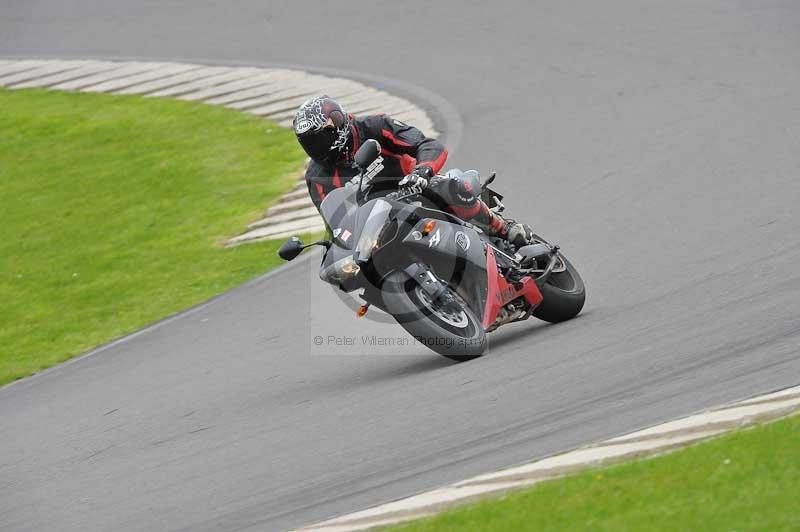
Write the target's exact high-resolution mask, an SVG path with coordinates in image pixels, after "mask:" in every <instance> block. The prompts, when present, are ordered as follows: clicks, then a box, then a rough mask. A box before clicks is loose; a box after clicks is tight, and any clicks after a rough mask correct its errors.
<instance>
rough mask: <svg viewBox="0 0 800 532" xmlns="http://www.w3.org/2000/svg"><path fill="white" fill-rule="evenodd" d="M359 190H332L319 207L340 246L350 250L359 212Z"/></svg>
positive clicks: (340, 188)
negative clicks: (356, 216) (356, 214)
mask: <svg viewBox="0 0 800 532" xmlns="http://www.w3.org/2000/svg"><path fill="white" fill-rule="evenodd" d="M357 200H358V189H357V188H355V187H349V186H346V187H339V188H337V189H335V190H332V191H331V192H330V193H329V194H328V195H327V196H325V199H324V200H322V204H321V205H320V207H319V211H320V214H321V215H322V218H323V219H324V220H325V223H326V224H327V225H328V227H329V228H330V230H331V232H332V233H333V238H334V240H335V241H336V242H337V244H339V245H340V246H342V247H344V248H347V249H350V248H351V246H352V244H353V242H352V238H351V236H352V234H353V228H354V224H355V213H356V211H357V210H358V201H357Z"/></svg>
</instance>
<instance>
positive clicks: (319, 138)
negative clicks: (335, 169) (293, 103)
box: [292, 96, 350, 162]
mask: <svg viewBox="0 0 800 532" xmlns="http://www.w3.org/2000/svg"><path fill="white" fill-rule="evenodd" d="M292 126H293V127H294V134H295V135H297V140H298V141H299V142H300V145H301V146H302V147H303V149H304V150H305V151H306V153H307V154H308V156H309V157H311V158H312V159H315V160H317V161H324V160H328V161H331V162H335V161H336V160H337V159H338V158H339V156H340V155H341V154H342V150H343V149H345V148H346V147H347V141H348V140H349V139H350V117H349V116H348V115H347V113H346V112H345V110H344V109H342V106H341V105H339V104H338V103H337V102H336V100H334V99H333V98H331V97H330V96H317V97H315V98H311V99H310V100H306V102H305V103H304V104H303V105H301V106H300V108H299V109H297V112H296V113H295V114H294V122H293V123H292Z"/></svg>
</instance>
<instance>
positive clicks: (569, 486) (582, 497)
mask: <svg viewBox="0 0 800 532" xmlns="http://www.w3.org/2000/svg"><path fill="white" fill-rule="evenodd" d="M387 530H391V531H392V532H401V531H403V532H421V531H431V530H435V531H448V530H452V531H456V530H457V531H464V530H503V531H514V530H537V531H538V530H592V531H614V532H617V531H651V530H656V531H658V530H674V531H694V530H697V531H717V530H719V531H726V532H731V531H739V532H741V531H745V530H759V531H761V530H765V531H766V530H768V531H778V530H786V531H790V530H791V531H798V530H800V416H795V417H791V418H788V419H784V420H781V421H778V422H775V423H772V424H768V425H763V426H759V427H756V428H754V429H750V430H743V431H740V432H734V433H732V434H730V435H727V436H724V437H722V438H719V439H715V440H711V441H709V442H706V443H702V444H699V445H696V446H693V447H689V448H687V449H685V450H681V451H678V452H675V453H673V454H668V455H663V456H661V457H657V458H654V459H650V460H643V461H638V462H632V463H627V464H624V465H619V466H615V467H610V468H605V469H597V470H592V471H587V472H585V473H582V474H579V475H576V476H572V477H567V478H564V479H560V480H554V481H550V482H547V483H543V484H540V485H538V486H535V487H533V488H530V489H527V490H523V491H518V492H513V493H512V494H510V495H507V496H506V497H504V498H502V499H494V500H487V501H484V502H481V503H478V504H474V505H471V506H465V507H462V508H459V509H456V510H453V511H450V512H447V513H444V514H441V515H439V516H436V517H433V518H429V519H424V520H420V521H416V522H412V523H409V524H407V525H400V526H396V527H391V528H389V529H387Z"/></svg>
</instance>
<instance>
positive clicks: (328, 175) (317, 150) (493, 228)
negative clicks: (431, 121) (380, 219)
mask: <svg viewBox="0 0 800 532" xmlns="http://www.w3.org/2000/svg"><path fill="white" fill-rule="evenodd" d="M293 128H294V132H295V135H296V136H297V140H298V142H299V143H300V145H301V146H302V147H303V149H304V150H305V152H306V153H307V154H308V156H309V157H310V158H311V161H310V163H309V165H308V169H307V170H306V184H307V185H308V192H309V194H310V195H311V200H312V201H313V202H314V205H315V206H316V207H317V210H319V208H320V204H321V203H322V200H323V199H325V195H326V194H328V193H329V192H330V191H331V190H333V189H335V188H338V187H341V186H343V185H344V184H345V183H347V182H348V181H349V180H350V179H351V178H352V177H354V176H356V175H357V174H358V168H356V166H355V164H353V156H354V154H355V152H356V151H358V148H359V147H360V146H361V144H362V143H363V142H365V141H366V140H368V139H375V140H376V141H378V143H379V144H380V146H381V156H382V157H383V165H384V168H383V170H382V171H381V172H380V173H378V174H377V175H376V176H375V178H374V179H373V183H374V186H373V192H375V191H376V188H378V189H379V188H380V187H383V188H384V189H386V188H391V189H393V190H397V188H398V186H400V187H403V186H408V187H413V189H414V190H417V191H419V192H420V193H421V194H423V195H424V196H425V197H427V198H429V199H431V200H432V201H433V202H434V203H436V204H437V205H439V206H440V208H442V209H443V210H447V211H448V212H451V213H453V214H455V215H456V216H458V217H459V218H461V219H462V220H466V221H470V222H472V223H475V224H476V225H478V226H479V227H481V229H482V230H483V231H484V232H485V233H486V234H488V235H490V236H497V237H500V238H503V239H505V240H507V241H509V242H511V243H512V244H514V245H516V246H522V245H525V244H527V243H528V242H530V240H531V238H532V231H531V229H530V227H528V226H527V225H525V224H521V223H517V222H515V221H513V220H507V219H504V218H503V217H502V216H500V214H498V213H496V212H494V211H492V210H491V209H490V208H489V206H488V205H486V203H484V202H483V201H482V200H481V199H480V198H479V197H478V196H477V194H478V193H480V190H479V189H478V190H476V188H477V187H479V183H477V182H476V181H475V180H474V179H469V178H465V177H464V176H465V175H466V174H463V175H462V174H461V173H459V172H450V173H448V175H446V176H439V175H436V174H437V172H439V170H441V168H442V167H443V166H444V163H445V160H446V159H447V150H446V149H445V147H444V146H443V145H442V143H440V142H439V141H438V140H436V139H432V138H427V137H425V135H424V134H423V133H422V132H421V131H420V130H419V129H417V128H415V127H412V126H410V125H408V124H405V123H403V122H401V121H399V120H395V119H393V118H391V117H389V116H386V115H383V114H379V115H370V116H364V117H355V116H353V115H351V114H348V113H347V112H345V110H344V109H343V108H342V106H341V105H339V104H338V103H337V102H336V101H335V100H334V99H333V98H331V97H329V96H317V97H314V98H311V99H309V100H307V101H306V102H305V103H303V104H302V105H301V106H300V107H299V108H298V109H297V112H296V113H295V116H294V121H293ZM402 176H404V177H402ZM401 177H402V179H401Z"/></svg>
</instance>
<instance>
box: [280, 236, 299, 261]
mask: <svg viewBox="0 0 800 532" xmlns="http://www.w3.org/2000/svg"><path fill="white" fill-rule="evenodd" d="M302 251H303V241H302V240H300V239H299V238H297V237H296V236H293V237H290V238H289V239H288V240H287V241H286V242H284V243H283V245H282V246H281V247H280V249H279V250H278V256H279V257H280V258H282V259H283V260H292V259H294V258H295V257H297V256H298V255H299V254H300V253H302Z"/></svg>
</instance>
